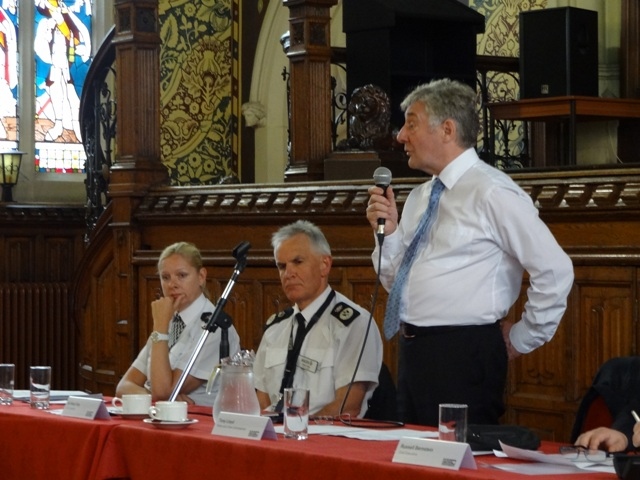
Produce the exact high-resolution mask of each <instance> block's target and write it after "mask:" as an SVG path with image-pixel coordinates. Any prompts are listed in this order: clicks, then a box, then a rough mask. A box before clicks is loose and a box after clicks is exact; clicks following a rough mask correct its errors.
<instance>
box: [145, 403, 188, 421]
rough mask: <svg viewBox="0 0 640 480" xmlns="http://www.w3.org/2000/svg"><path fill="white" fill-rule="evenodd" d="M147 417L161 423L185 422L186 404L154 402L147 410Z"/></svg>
mask: <svg viewBox="0 0 640 480" xmlns="http://www.w3.org/2000/svg"><path fill="white" fill-rule="evenodd" d="M149 416H150V417H151V418H153V419H154V420H162V421H163V422H185V421H187V420H188V418H187V402H156V404H155V405H154V406H153V407H150V408H149Z"/></svg>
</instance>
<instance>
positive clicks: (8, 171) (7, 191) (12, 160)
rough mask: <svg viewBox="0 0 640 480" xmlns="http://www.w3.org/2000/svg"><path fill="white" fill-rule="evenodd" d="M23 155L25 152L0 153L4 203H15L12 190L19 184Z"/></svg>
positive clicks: (0, 180)
mask: <svg viewBox="0 0 640 480" xmlns="http://www.w3.org/2000/svg"><path fill="white" fill-rule="evenodd" d="M22 155H24V152H20V151H19V150H4V151H0V162H1V164H0V167H1V170H0V172H1V174H0V184H1V185H2V201H3V202H13V195H12V192H11V189H12V188H13V186H14V185H15V184H16V183H18V175H19V174H20V164H21V163H22Z"/></svg>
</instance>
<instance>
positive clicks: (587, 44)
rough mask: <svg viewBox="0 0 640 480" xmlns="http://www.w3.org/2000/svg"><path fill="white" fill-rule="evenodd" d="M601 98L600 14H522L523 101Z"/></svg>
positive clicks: (568, 10)
mask: <svg viewBox="0 0 640 480" xmlns="http://www.w3.org/2000/svg"><path fill="white" fill-rule="evenodd" d="M567 95H583V96H591V97H597V96H598V12H595V11H592V10H585V9H582V8H575V7H562V8H547V9H543V10H531V11H526V12H521V13H520V98H540V97H559V96H567Z"/></svg>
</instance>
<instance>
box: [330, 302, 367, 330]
mask: <svg viewBox="0 0 640 480" xmlns="http://www.w3.org/2000/svg"><path fill="white" fill-rule="evenodd" d="M331 315H333V316H334V317H336V318H337V319H338V320H340V321H341V322H342V323H343V324H344V326H345V327H348V326H349V324H350V323H351V322H353V321H354V320H355V319H356V318H358V316H359V315H360V312H359V311H358V310H356V309H355V308H353V307H352V306H350V305H348V304H346V303H344V302H340V303H337V304H336V306H335V307H333V310H331Z"/></svg>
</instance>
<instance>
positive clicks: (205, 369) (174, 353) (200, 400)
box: [133, 295, 240, 405]
mask: <svg viewBox="0 0 640 480" xmlns="http://www.w3.org/2000/svg"><path fill="white" fill-rule="evenodd" d="M214 310H215V306H214V305H213V304H212V303H211V302H210V301H209V300H208V299H207V298H206V297H205V296H204V295H200V297H198V298H197V299H196V300H195V301H194V302H193V303H192V304H191V305H189V306H188V307H187V308H185V309H184V310H183V311H181V312H179V313H180V318H182V321H183V322H184V323H185V328H184V331H183V332H182V334H181V335H180V338H179V339H178V343H176V344H175V345H174V346H173V347H172V348H171V350H169V363H170V365H171V368H172V369H179V370H182V371H184V369H185V368H186V367H187V362H188V361H189V359H190V358H191V354H192V353H193V351H194V350H195V347H196V345H197V344H198V341H199V340H200V338H201V337H202V333H203V331H204V330H203V329H202V327H203V325H204V322H202V321H201V319H200V317H201V316H202V314H203V313H205V312H213V311H214ZM172 321H173V320H172ZM239 350H240V337H239V335H238V332H237V331H236V329H235V328H234V327H233V326H231V327H230V328H229V354H230V355H232V356H233V354H234V353H236V352H238V351H239ZM219 360H220V329H219V328H218V329H217V330H216V331H215V332H214V333H209V334H208V336H207V340H206V341H205V343H204V345H203V346H202V349H201V350H200V353H199V354H198V358H196V361H195V362H194V364H193V367H192V368H191V371H190V372H189V374H190V375H191V376H193V377H196V378H199V379H201V380H204V383H203V384H202V385H200V386H199V387H198V388H196V389H195V390H194V391H193V392H191V393H189V394H188V395H189V397H190V398H191V399H192V400H193V401H194V402H195V403H196V405H213V402H214V400H215V398H216V394H217V391H212V392H211V394H207V392H206V389H207V381H208V380H209V376H210V375H211V372H212V371H213V369H214V368H215V367H216V366H217V365H218V363H219ZM133 366H134V367H135V368H137V369H138V370H140V371H141V372H142V373H143V374H144V375H146V377H147V383H146V384H145V386H146V387H147V388H148V389H150V387H151V384H150V382H149V378H150V375H149V371H150V368H151V340H147V343H146V345H145V346H144V347H143V348H142V350H140V353H139V354H138V357H137V358H136V359H135V360H134V362H133Z"/></svg>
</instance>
